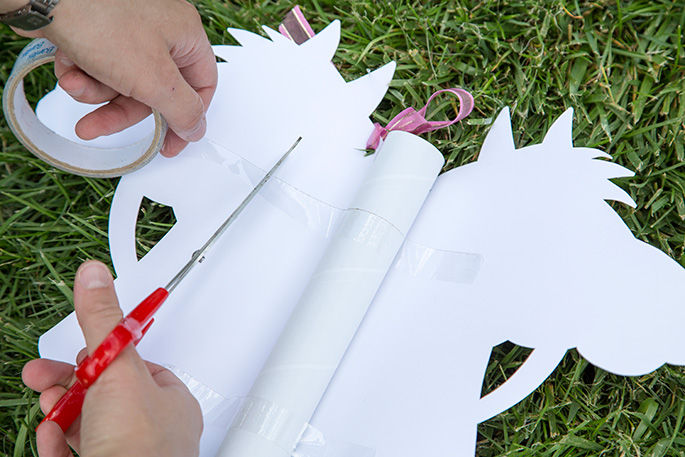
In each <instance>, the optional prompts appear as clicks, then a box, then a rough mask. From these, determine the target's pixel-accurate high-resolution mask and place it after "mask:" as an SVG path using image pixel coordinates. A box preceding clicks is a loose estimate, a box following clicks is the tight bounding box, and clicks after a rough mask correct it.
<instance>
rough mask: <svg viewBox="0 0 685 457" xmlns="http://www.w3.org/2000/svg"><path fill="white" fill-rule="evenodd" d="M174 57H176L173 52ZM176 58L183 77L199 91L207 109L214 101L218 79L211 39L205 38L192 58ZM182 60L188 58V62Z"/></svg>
mask: <svg viewBox="0 0 685 457" xmlns="http://www.w3.org/2000/svg"><path fill="white" fill-rule="evenodd" d="M172 57H174V56H173V54H172ZM174 60H175V61H176V62H177V63H179V69H180V71H181V75H182V76H183V79H185V80H186V82H187V83H188V84H189V85H190V87H192V88H193V89H194V90H195V91H196V92H197V93H198V95H199V96H200V98H201V99H202V103H203V104H204V107H205V110H206V109H207V107H209V104H210V102H211V101H212V97H213V96H214V92H215V91H216V86H217V80H218V71H217V65H216V56H215V55H214V51H213V50H212V46H211V44H210V43H209V40H203V42H202V43H201V44H199V45H198V46H197V47H196V50H195V51H194V53H193V54H192V56H191V57H190V59H181V58H180V57H179V58H175V59H174ZM182 60H188V62H183V61H182Z"/></svg>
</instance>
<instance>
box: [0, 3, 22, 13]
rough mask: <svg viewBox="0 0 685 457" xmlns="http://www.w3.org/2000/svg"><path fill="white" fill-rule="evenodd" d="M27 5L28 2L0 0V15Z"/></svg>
mask: <svg viewBox="0 0 685 457" xmlns="http://www.w3.org/2000/svg"><path fill="white" fill-rule="evenodd" d="M27 3H28V0H0V14H5V13H9V12H10V11H16V10H18V9H19V8H21V7H23V6H26V4H27Z"/></svg>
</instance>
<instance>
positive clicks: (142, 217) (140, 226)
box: [136, 197, 176, 260]
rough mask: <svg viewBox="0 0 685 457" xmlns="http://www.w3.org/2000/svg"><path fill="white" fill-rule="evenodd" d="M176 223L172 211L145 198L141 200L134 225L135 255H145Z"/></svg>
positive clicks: (141, 256) (139, 256)
mask: <svg viewBox="0 0 685 457" xmlns="http://www.w3.org/2000/svg"><path fill="white" fill-rule="evenodd" d="M175 223H176V216H175V215H174V210H173V208H171V207H170V206H165V205H162V204H161V203H157V202H156V201H153V200H150V199H148V198H147V197H144V198H143V201H142V202H141V204H140V210H139V212H138V221H137V223H136V255H137V256H138V260H140V259H142V258H143V257H145V255H147V253H148V252H150V250H151V249H152V248H154V247H155V245H156V244H157V243H159V240H161V239H162V238H164V235H166V234H167V233H169V230H171V228H172V227H173V226H174V224H175Z"/></svg>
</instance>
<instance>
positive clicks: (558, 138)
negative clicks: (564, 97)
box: [542, 108, 573, 147]
mask: <svg viewBox="0 0 685 457" xmlns="http://www.w3.org/2000/svg"><path fill="white" fill-rule="evenodd" d="M548 140H549V141H555V142H557V143H559V144H564V143H567V144H568V146H569V147H573V108H569V109H567V110H566V111H564V113H563V114H562V115H561V116H559V117H558V118H557V120H556V121H554V124H552V126H551V127H550V128H549V130H548V131H547V134H546V135H545V139H544V140H542V142H543V143H545V142H547V141H548Z"/></svg>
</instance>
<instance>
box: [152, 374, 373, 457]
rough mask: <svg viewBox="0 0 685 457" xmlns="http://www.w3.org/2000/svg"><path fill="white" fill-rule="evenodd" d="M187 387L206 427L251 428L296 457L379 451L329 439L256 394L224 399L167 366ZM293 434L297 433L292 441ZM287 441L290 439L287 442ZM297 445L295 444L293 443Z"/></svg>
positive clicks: (365, 455)
mask: <svg viewBox="0 0 685 457" xmlns="http://www.w3.org/2000/svg"><path fill="white" fill-rule="evenodd" d="M165 367H166V368H167V369H168V370H170V371H171V372H172V373H174V374H175V375H176V377H178V378H179V379H180V380H181V381H182V382H183V383H184V384H185V385H186V386H187V387H188V390H189V391H190V393H191V394H192V395H193V396H194V397H195V398H196V399H197V401H198V403H199V404H200V408H201V409H202V416H203V420H204V425H205V428H206V429H207V428H217V427H218V428H220V429H222V430H228V428H229V427H236V428H241V429H243V430H247V431H250V432H252V433H254V434H256V435H257V436H260V437H262V438H264V439H266V440H268V441H271V442H273V443H275V444H277V445H278V446H280V447H282V448H283V449H287V448H288V447H290V449H292V448H293V447H295V451H294V452H293V454H292V455H293V457H374V456H375V455H376V451H375V450H373V449H370V448H368V447H364V446H361V445H358V444H354V443H349V442H346V441H343V440H338V439H335V438H330V437H327V436H324V434H323V433H322V432H321V431H320V430H318V429H316V428H315V427H313V426H312V425H310V424H307V423H303V422H302V421H300V420H298V419H296V418H295V417H294V415H293V414H291V413H290V412H288V411H286V410H285V409H284V408H282V407H280V406H278V405H276V404H274V403H272V402H269V401H266V400H263V399H261V398H253V397H240V398H239V397H234V398H225V397H223V396H222V395H221V394H219V393H217V392H215V391H214V390H212V389H211V388H210V387H208V386H206V385H204V384H203V383H202V382H200V381H198V380H197V379H195V378H193V377H192V376H191V375H190V374H188V373H186V372H184V371H183V370H181V369H180V368H178V367H174V366H171V365H165ZM291 436H298V437H299V438H298V440H297V441H296V442H295V443H292V441H291V438H290V437H291ZM286 440H287V442H285V441H286ZM293 444H294V445H295V446H292V445H293Z"/></svg>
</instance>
